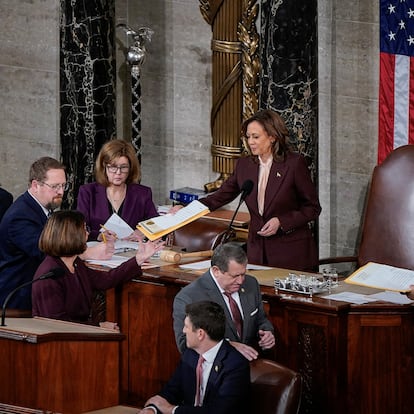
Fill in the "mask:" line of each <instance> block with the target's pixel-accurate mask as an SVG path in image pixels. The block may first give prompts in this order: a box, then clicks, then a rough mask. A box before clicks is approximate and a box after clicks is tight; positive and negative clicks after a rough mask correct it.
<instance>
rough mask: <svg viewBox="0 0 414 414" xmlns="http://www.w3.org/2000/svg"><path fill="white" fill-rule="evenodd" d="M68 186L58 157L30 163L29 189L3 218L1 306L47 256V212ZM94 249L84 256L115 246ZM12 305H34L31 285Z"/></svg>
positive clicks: (98, 255)
mask: <svg viewBox="0 0 414 414" xmlns="http://www.w3.org/2000/svg"><path fill="white" fill-rule="evenodd" d="M66 189H67V183H66V173H65V167H64V166H63V165H62V164H61V163H60V162H59V161H57V160H55V159H54V158H50V157H42V158H40V159H39V160H37V161H35V162H34V163H33V164H32V165H31V167H30V172H29V188H28V190H27V191H26V192H25V193H24V194H22V195H21V196H20V197H18V198H17V199H16V201H15V202H14V203H13V204H12V205H11V206H10V207H9V209H8V210H7V211H6V213H5V215H4V216H3V219H2V220H1V222H0V234H1V237H0V306H1V305H2V304H3V303H4V300H5V298H6V297H7V296H8V294H9V293H10V292H11V291H12V290H13V289H15V288H16V287H17V286H20V285H22V284H23V283H26V282H28V281H30V280H32V279H33V275H34V274H35V272H36V270H37V268H38V266H39V265H40V263H41V262H42V260H43V257H44V255H43V253H42V252H41V251H40V250H39V246H38V243H39V238H40V234H41V232H42V230H43V227H44V225H45V223H46V220H47V217H48V215H49V214H50V213H51V212H52V211H53V210H55V209H57V208H59V207H60V205H61V203H62V198H63V193H64V191H65V190H66ZM91 249H94V250H92V251H91V250H89V252H88V253H87V254H86V256H85V257H88V255H89V257H92V256H93V257H95V258H101V259H102V258H105V257H106V256H108V257H106V258H109V257H110V256H112V253H113V246H112V249H111V248H110V247H108V246H101V247H100V246H97V247H95V248H91ZM106 250H108V252H106ZM9 308H13V309H20V310H31V309H32V300H31V286H30V285H29V286H27V287H25V288H22V289H20V290H18V291H17V292H16V294H15V295H14V296H13V297H12V298H11V300H10V302H9Z"/></svg>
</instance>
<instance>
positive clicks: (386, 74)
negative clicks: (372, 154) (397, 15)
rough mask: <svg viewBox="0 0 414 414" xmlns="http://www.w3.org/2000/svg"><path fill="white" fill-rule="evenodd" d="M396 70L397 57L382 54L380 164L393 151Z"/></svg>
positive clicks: (379, 128)
mask: <svg viewBox="0 0 414 414" xmlns="http://www.w3.org/2000/svg"><path fill="white" fill-rule="evenodd" d="M394 69H395V55H392V54H389V53H380V84H379V116H378V163H381V162H382V161H384V159H385V157H386V156H387V154H388V153H390V152H391V151H392V150H393V144H394ZM410 98H411V93H410ZM410 124H411V123H410Z"/></svg>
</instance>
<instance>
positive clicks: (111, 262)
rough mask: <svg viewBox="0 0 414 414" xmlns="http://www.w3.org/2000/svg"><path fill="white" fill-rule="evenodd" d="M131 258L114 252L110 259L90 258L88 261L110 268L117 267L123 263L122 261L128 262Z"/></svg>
mask: <svg viewBox="0 0 414 414" xmlns="http://www.w3.org/2000/svg"><path fill="white" fill-rule="evenodd" d="M129 259H130V257H125V256H118V255H116V254H114V255H113V256H112V257H111V258H110V259H108V260H97V259H88V260H87V262H89V263H93V264H97V265H101V266H106V267H110V268H115V267H118V266H119V265H121V264H122V263H124V262H126V261H127V260H129Z"/></svg>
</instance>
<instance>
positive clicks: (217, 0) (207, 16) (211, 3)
mask: <svg viewBox="0 0 414 414" xmlns="http://www.w3.org/2000/svg"><path fill="white" fill-rule="evenodd" d="M199 1H200V12H201V15H202V16H203V18H204V20H205V21H206V22H207V23H208V24H209V25H211V24H212V23H213V21H214V19H215V17H216V14H217V12H218V10H219V9H220V7H221V5H222V3H223V1H224V0H199Z"/></svg>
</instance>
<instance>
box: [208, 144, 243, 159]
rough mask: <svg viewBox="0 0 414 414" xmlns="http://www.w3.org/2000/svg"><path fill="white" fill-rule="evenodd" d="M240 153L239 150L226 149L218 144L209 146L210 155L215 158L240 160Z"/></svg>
mask: <svg viewBox="0 0 414 414" xmlns="http://www.w3.org/2000/svg"><path fill="white" fill-rule="evenodd" d="M241 153H242V151H241V149H240V148H236V147H228V146H224V145H218V144H212V145H211V154H212V155H213V156H216V157H223V158H229V159H235V158H240V155H241Z"/></svg>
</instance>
